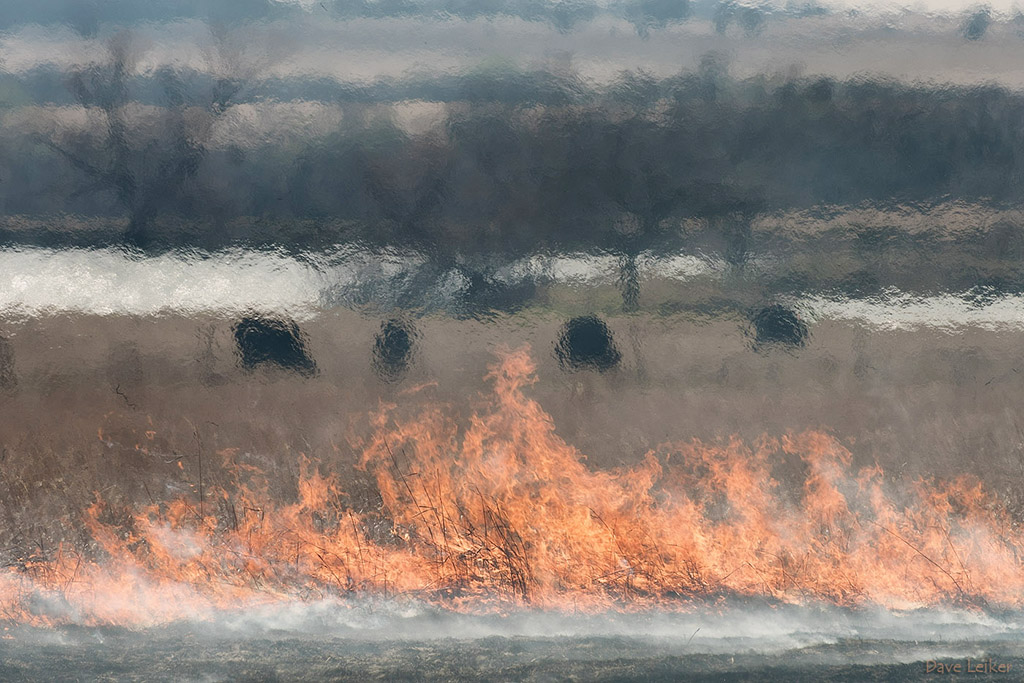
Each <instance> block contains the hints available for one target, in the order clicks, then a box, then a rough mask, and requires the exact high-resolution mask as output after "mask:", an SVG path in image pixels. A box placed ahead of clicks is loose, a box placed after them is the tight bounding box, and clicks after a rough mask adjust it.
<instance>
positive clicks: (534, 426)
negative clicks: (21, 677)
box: [0, 349, 1024, 625]
mask: <svg viewBox="0 0 1024 683" xmlns="http://www.w3.org/2000/svg"><path fill="white" fill-rule="evenodd" d="M534 370H535V368H534V365H533V363H532V361H531V360H530V357H529V354H528V352H527V351H526V350H525V349H522V350H519V351H515V352H507V353H505V354H504V355H503V358H502V359H501V360H500V362H498V363H496V364H495V365H494V366H493V367H492V368H491V372H490V373H489V375H488V377H487V379H488V380H489V381H490V382H491V383H492V385H493V392H492V393H491V394H490V395H488V396H487V397H486V398H485V399H484V402H483V405H482V406H480V407H479V408H478V409H477V410H476V411H475V412H474V413H473V415H472V417H471V418H470V419H469V420H468V423H466V424H464V425H462V426H459V424H458V423H457V422H456V421H455V420H454V419H452V418H451V417H449V416H448V415H446V413H445V411H444V410H442V409H441V408H440V407H437V406H433V407H428V408H427V409H425V410H424V411H423V412H422V413H421V414H419V415H418V416H417V417H416V418H415V419H410V420H401V419H399V418H398V417H396V415H395V408H396V407H395V406H391V405H385V406H383V407H382V408H381V409H380V410H379V411H378V412H377V413H375V414H374V415H373V416H372V419H371V425H372V429H371V430H370V436H369V437H368V438H365V439H362V440H359V441H357V442H356V445H357V447H358V450H359V452H360V456H359V461H358V465H357V467H358V468H360V469H361V470H362V471H364V472H365V473H366V474H367V475H368V476H370V477H372V479H373V480H374V481H375V483H376V489H377V491H378V492H379V497H380V504H379V506H378V507H379V509H374V510H370V511H366V510H360V509H357V508H356V506H354V505H353V504H351V497H350V496H349V495H348V494H349V492H348V491H346V490H345V487H344V486H343V482H342V481H340V480H339V478H338V477H337V476H332V475H325V474H323V473H322V472H321V467H320V466H319V465H318V464H317V463H314V462H312V461H310V460H308V459H305V458H303V459H302V461H301V463H300V466H301V467H300V469H301V472H300V476H299V478H298V486H297V496H296V499H295V500H294V501H291V502H285V501H280V500H274V499H273V497H272V496H270V495H269V494H268V492H267V489H268V487H267V482H266V481H265V478H263V477H262V476H261V474H260V473H259V472H258V471H257V470H255V469H254V468H252V467H249V466H244V465H241V464H239V463H237V462H236V460H235V453H234V452H233V451H224V452H223V453H222V454H221V455H222V456H223V458H224V460H225V467H226V468H227V469H228V470H230V471H232V472H233V473H234V483H233V484H232V485H231V486H229V487H212V488H210V489H208V490H207V492H206V501H207V502H206V505H205V507H203V506H201V505H197V501H196V500H194V499H185V498H182V499H179V500H174V501H171V502H168V503H161V504H153V505H149V506H145V507H142V508H140V509H138V510H137V511H135V512H134V513H133V514H130V515H128V516H126V517H124V518H122V519H118V514H117V511H115V510H112V509H111V508H110V507H109V506H108V505H107V504H106V503H105V502H104V501H103V500H101V499H100V498H99V497H97V500H96V502H95V503H93V504H92V505H91V506H90V507H89V508H88V509H87V510H86V511H85V514H84V519H85V524H86V527H87V529H88V531H89V533H90V535H91V537H92V539H93V540H94V541H95V544H96V548H95V549H93V550H91V551H90V552H85V551H79V550H75V549H72V548H69V547H66V546H64V547H62V548H61V549H60V550H59V551H58V552H57V553H56V554H55V555H54V556H51V557H46V558H41V557H40V558H35V557H33V558H27V559H22V560H20V561H18V562H13V563H10V564H9V566H8V568H7V569H5V570H3V571H0V619H9V620H14V621H19V622H27V623H34V624H55V623H62V622H68V621H74V622H76V623H84V624H111V623H113V624H130V625H146V624H154V623H162V622H168V621H173V620H177V619H196V618H205V617H208V616H210V615H212V614H214V613H215V612H216V611H217V610H224V609H237V608H240V607H246V606H251V605H255V604H261V603H268V602H275V601H281V600H294V599H314V598H323V597H331V596H344V595H381V596H387V597H406V598H415V599H418V600H423V601H427V602H431V603H436V604H440V605H444V606H447V607H450V608H452V609H456V610H465V611H490V610H502V609H510V608H521V607H526V606H530V607H537V608H543V609H553V610H562V609H574V610H581V609H582V610H592V611H596V610H608V609H635V608H648V607H660V608H665V609H679V608H683V607H685V606H686V605H687V604H693V603H694V602H695V601H701V602H703V603H707V602H708V601H717V600H720V599H724V598H727V597H729V596H737V595H738V596H763V597H765V598H767V599H769V600H772V601H780V602H789V603H801V602H808V601H815V600H824V601H829V602H832V603H836V604H840V605H850V606H856V605H863V604H878V605H882V606H886V607H890V608H912V607H917V606H925V605H940V604H957V605H961V606H975V607H983V606H986V605H992V606H997V605H998V606H1020V605H1022V604H1024V567H1022V564H1021V558H1022V557H1024V536H1022V534H1021V532H1020V531H1019V530H1018V529H1017V526H1016V525H1015V524H1014V523H1013V520H1012V519H1011V518H1010V516H1009V515H1008V514H1007V513H1006V512H1005V510H1004V508H1002V507H1001V506H1000V505H999V501H998V500H997V499H996V498H995V497H994V496H992V495H990V494H989V493H987V492H986V491H985V490H984V489H983V487H982V485H981V483H980V482H978V481H977V480H975V479H973V478H971V477H966V476H964V477H960V478H958V479H956V480H954V481H946V482H940V481H932V480H923V479H922V480H918V481H917V482H915V483H913V484H912V485H911V486H910V487H909V488H907V490H904V491H901V492H899V494H898V495H897V493H895V492H894V490H893V488H892V485H891V483H889V482H887V481H886V480H885V479H884V477H883V473H882V471H881V469H880V468H878V467H873V468H867V469H862V470H860V471H857V472H854V471H852V469H851V466H850V461H851V458H850V453H849V452H848V451H847V450H846V449H845V448H843V447H842V446H841V445H840V444H839V443H837V442H836V441H835V440H834V439H833V438H831V437H829V436H828V435H825V434H822V433H818V432H808V433H804V434H800V435H795V436H787V437H784V438H781V439H768V438H763V439H761V440H760V441H759V442H758V443H756V444H755V445H754V446H753V447H750V446H747V445H745V444H743V443H741V442H740V441H739V440H738V439H735V438H734V439H732V440H730V441H728V442H727V443H724V444H718V445H707V444H703V443H700V442H693V443H687V444H674V445H667V446H663V447H661V448H659V449H657V450H656V451H652V452H650V453H648V454H647V455H646V456H645V458H644V459H643V460H642V462H640V463H639V464H638V465H636V466H634V467H631V468H622V469H618V470H614V471H599V470H595V469H592V468H589V467H588V466H587V465H586V464H585V462H584V458H583V457H582V456H581V454H580V453H579V452H578V451H577V450H576V449H575V448H573V447H572V446H570V445H569V444H567V443H566V442H565V441H564V440H562V439H561V438H559V437H558V435H557V434H556V433H555V428H554V425H553V423H552V420H551V418H550V416H549V415H548V414H547V413H545V412H544V410H543V409H542V408H541V406H540V405H539V404H538V403H537V402H536V401H534V400H532V399H530V398H528V396H527V395H526V393H525V390H526V388H527V387H528V386H529V385H530V384H531V383H532V382H534V381H535V377H534ZM792 481H797V482H798V484H796V485H792V484H791V483H790V482H792Z"/></svg>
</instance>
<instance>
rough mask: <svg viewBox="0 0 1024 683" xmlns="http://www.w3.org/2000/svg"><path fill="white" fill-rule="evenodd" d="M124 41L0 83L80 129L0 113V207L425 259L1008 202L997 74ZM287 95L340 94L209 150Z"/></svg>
mask: <svg viewBox="0 0 1024 683" xmlns="http://www.w3.org/2000/svg"><path fill="white" fill-rule="evenodd" d="M128 54H129V53H128V51H127V50H126V49H123V48H122V47H119V46H118V44H117V43H116V41H115V42H112V44H111V58H110V60H109V63H106V64H103V65H99V66H97V65H93V66H91V67H89V68H86V69H82V70H80V71H76V72H74V73H71V74H63V75H62V76H61V78H60V79H57V77H56V76H55V75H54V74H53V73H52V72H47V71H45V70H40V71H35V72H30V73H27V74H23V75H21V76H18V77H15V76H12V75H7V76H5V77H4V80H3V81H2V82H0V100H2V99H3V98H2V94H3V93H6V94H7V100H6V102H7V105H6V108H5V109H0V114H2V115H4V117H5V119H4V120H5V121H8V122H9V121H14V120H15V118H16V115H17V113H18V112H19V111H26V107H28V106H32V105H36V104H38V103H43V102H57V103H60V104H64V105H69V104H73V105H74V107H72V110H77V111H80V112H83V115H82V116H80V117H79V118H80V119H81V121H86V120H87V121H89V122H91V123H89V125H85V124H82V125H78V124H74V125H73V124H71V123H68V124H67V125H66V126H64V127H57V128H54V129H51V130H46V131H43V132H39V131H38V130H37V131H36V132H34V133H33V134H30V135H26V134H24V132H23V131H21V130H19V129H17V127H16V126H7V125H5V126H4V128H3V130H2V131H0V214H2V215H7V216H28V217H35V218H40V217H46V216H59V215H70V214H74V215H80V216H90V217H110V218H111V219H118V220H120V221H122V222H124V224H125V225H126V226H127V227H126V228H124V234H123V235H122V237H123V239H124V240H125V241H127V242H128V243H132V244H135V245H138V246H142V247H159V246H161V245H170V244H180V243H189V244H196V245H198V246H220V245H222V244H224V243H227V242H252V241H258V242H267V241H270V242H279V243H282V244H291V243H294V242H295V241H296V240H300V241H301V240H315V241H318V242H337V241H344V240H355V239H358V240H362V241H365V242H368V243H371V244H403V245H410V246H415V247H419V248H423V249H426V250H429V251H431V252H435V253H437V252H471V251H475V250H488V251H499V252H507V253H522V252H526V251H534V250H537V249H542V248H547V247H550V248H558V249H575V248H586V249H593V248H606V249H611V250H615V251H618V252H623V253H636V252H637V251H639V250H641V249H645V248H650V247H652V246H656V245H666V244H671V243H672V242H673V240H676V239H677V238H678V232H679V231H678V226H679V225H680V223H681V222H683V221H687V220H690V221H691V222H692V220H693V219H699V220H701V221H705V222H706V224H707V225H708V226H709V227H708V230H710V231H712V232H714V231H718V233H720V236H721V244H722V248H723V249H724V250H726V252H728V254H729V257H730V258H742V256H743V253H744V251H745V249H746V248H747V246H748V244H747V242H748V240H749V223H750V221H751V220H752V219H753V218H754V217H755V216H758V215H763V214H764V213H765V212H775V211H789V210H793V209H801V208H807V207H813V206H822V205H856V204H864V203H871V204H877V205H883V204H884V205H893V204H907V203H914V202H935V201H949V200H966V201H971V202H980V203H985V204H989V205H994V206H1004V207H1005V206H1014V205H1017V204H1018V203H1019V202H1020V201H1021V199H1024V185H1022V183H1021V180H1022V162H1024V96H1022V95H1021V94H1018V93H1015V92H1011V91H1008V90H1005V89H1002V88H999V87H996V86H979V87H973V88H967V87H925V86H910V85H907V84H903V83H899V82H894V81H875V80H851V81H844V82H837V81H833V80H829V79H824V78H812V79H786V78H782V77H769V76H762V77H755V78H749V79H744V80H738V79H735V78H732V77H730V75H729V74H728V72H727V69H726V68H725V67H724V66H723V65H722V63H721V62H720V61H718V60H716V59H715V58H713V57H710V56H709V57H708V58H706V59H705V60H704V62H703V64H702V66H701V67H700V69H698V70H696V71H694V72H681V73H679V74H677V75H675V76H673V77H670V78H664V79H659V78H654V77H651V76H649V75H646V74H644V73H627V74H624V75H622V77H621V78H619V79H618V80H617V82H615V83H614V84H612V85H610V86H603V87H600V88H598V87H595V86H592V85H589V84H587V83H586V82H585V81H583V80H581V79H580V78H578V77H576V76H575V75H573V73H572V72H571V70H569V69H566V70H562V71H559V70H558V69H552V70H551V71H520V70H516V69H513V68H511V67H500V68H499V67H495V68H494V69H491V70H483V69H481V70H478V71H476V72H472V73H465V74H462V75H449V76H437V77H429V78H427V77H424V78H419V79H413V78H410V79H406V80H381V81H378V82H376V83H373V84H369V85H365V84H364V85H345V84H339V83H337V82H332V81H329V80H301V79H296V80H294V81H284V80H277V81H264V80H261V81H258V82H254V81H246V80H245V79H233V78H213V77H210V76H207V75H201V74H196V73H191V72H180V71H175V70H172V69H170V68H164V69H162V70H158V71H156V72H154V73H153V74H152V75H150V76H147V77H145V78H143V77H139V76H136V75H133V74H134V73H135V71H134V70H133V68H132V64H131V62H130V57H129V56H128ZM58 80H59V81H60V86H61V87H60V88H58V87H57V81H58ZM298 99H301V100H313V99H315V100H318V101H320V102H327V103H331V104H332V105H335V106H338V107H340V108H341V110H342V111H343V113H344V115H343V116H342V118H341V123H339V124H337V129H336V130H335V131H334V132H333V133H331V134H329V135H327V136H319V137H317V138H316V139H310V140H308V141H303V140H301V139H298V140H297V139H296V136H294V135H293V136H287V135H285V136H281V137H280V139H277V138H274V139H270V140H265V141H261V142H260V143H259V144H255V143H253V144H242V143H243V142H245V141H239V142H238V144H235V143H231V144H225V143H224V142H223V140H221V141H220V142H217V143H216V144H215V142H214V136H213V132H212V131H214V130H216V128H217V125H218V121H222V120H224V119H223V117H225V116H226V115H227V114H228V113H229V112H230V111H231V110H232V109H233V108H234V107H237V106H239V104H240V103H242V102H254V103H267V102H281V101H296V100H298ZM403 100H427V101H432V102H435V103H436V102H441V103H443V106H444V108H443V112H444V113H443V116H442V119H443V120H442V121H441V122H440V123H439V124H438V125H436V126H434V127H432V128H431V129H430V130H428V131H426V132H420V133H417V134H413V133H410V132H409V131H408V130H407V129H405V128H403V127H402V126H401V125H399V123H398V122H397V120H396V118H395V117H393V116H390V115H388V106H386V105H385V104H384V103H388V102H396V101H403ZM140 103H144V104H149V105H155V107H150V108H149V113H147V114H145V116H142V115H140V114H138V111H137V110H138V109H139V106H138V105H139V104H140ZM71 118H74V117H71ZM69 120H71V119H70V118H69ZM19 125H20V124H19ZM76 126H77V127H76ZM268 225H269V226H272V227H271V228H269V229H268V227H267V226H268ZM293 225H302V226H303V227H302V230H301V231H300V232H301V234H299V233H292V232H290V230H291V229H290V228H289V226H293ZM310 225H313V226H316V227H314V228H312V229H311V228H310ZM55 231H56V232H57V233H58V234H57V236H55V237H54V239H58V240H59V226H55Z"/></svg>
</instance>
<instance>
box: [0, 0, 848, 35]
mask: <svg viewBox="0 0 1024 683" xmlns="http://www.w3.org/2000/svg"><path fill="white" fill-rule="evenodd" d="M827 12H828V10H827V9H825V7H824V6H823V5H822V4H820V3H818V2H816V1H815V0H807V1H806V2H793V3H788V4H787V5H786V6H785V7H773V6H771V5H770V4H769V3H742V4H741V3H739V2H737V1H736V0H692V1H691V0H612V1H611V2H595V1H594V0H315V1H313V0H310V1H309V2H287V1H275V0H163V1H161V2H139V1H138V0H36V1H35V2H31V3H28V2H22V3H18V2H7V3H3V4H2V5H0V29H10V28H15V27H18V26H23V25H26V24H43V25H55V24H61V25H66V26H69V27H70V28H71V29H73V30H74V31H76V32H78V33H80V34H82V35H95V34H96V33H97V32H98V31H99V30H100V28H101V27H103V26H109V25H117V26H127V25H132V24H138V23H141V22H157V21H174V20H187V19H199V20H202V21H209V22H213V23H217V24H225V25H230V24H238V23H245V22H253V21H274V20H292V19H295V18H297V17H302V16H308V15H312V16H315V17H326V18H331V19H340V20H344V19H354V18H371V19H383V18H420V19H422V18H435V19H445V18H456V19H462V20H472V19H478V18H488V19H494V18H499V19H500V18H514V19H520V20H523V21H532V22H543V23H546V24H549V25H551V26H553V27H555V28H556V29H558V30H560V31H569V30H572V29H574V28H576V27H577V26H579V25H580V24H583V23H585V22H588V21H590V20H592V19H594V18H595V17H598V16H600V15H603V14H606V15H610V16H615V17H620V18H623V19H626V20H627V21H629V22H631V23H633V24H634V25H635V26H636V28H637V30H638V31H640V32H645V31H647V30H650V29H655V30H656V29H658V28H662V27H665V26H667V25H669V24H673V23H678V22H681V21H685V20H687V19H690V18H704V19H712V20H713V21H714V22H715V26H716V28H718V29H719V30H725V29H726V28H727V27H728V26H729V25H730V24H736V25H737V26H740V27H741V28H742V29H744V30H747V31H750V30H756V29H757V28H759V27H760V25H761V24H762V23H763V22H764V21H765V20H766V18H767V17H768V16H770V15H771V16H789V17H802V16H815V15H821V14H826V13H827Z"/></svg>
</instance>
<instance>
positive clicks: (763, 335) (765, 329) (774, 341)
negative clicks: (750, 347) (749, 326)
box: [753, 304, 809, 348]
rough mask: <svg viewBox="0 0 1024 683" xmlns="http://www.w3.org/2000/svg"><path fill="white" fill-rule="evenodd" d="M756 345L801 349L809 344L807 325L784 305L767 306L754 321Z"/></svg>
mask: <svg viewBox="0 0 1024 683" xmlns="http://www.w3.org/2000/svg"><path fill="white" fill-rule="evenodd" d="M753 325H754V345H755V347H757V348H761V347H767V346H789V347H800V346H803V345H804V344H806V343H807V336H808V334H809V333H808V330H807V325H806V324H805V323H804V322H803V321H802V320H800V318H799V316H797V314H796V312H795V311H793V310H791V309H789V308H787V307H785V306H783V305H782V304H771V305H770V306H765V307H764V308H762V309H761V310H760V311H758V312H757V314H756V315H755V316H754V319H753Z"/></svg>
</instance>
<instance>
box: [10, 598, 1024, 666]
mask: <svg viewBox="0 0 1024 683" xmlns="http://www.w3.org/2000/svg"><path fill="white" fill-rule="evenodd" d="M307 609H308V608H307ZM320 609H321V615H320V618H319V619H317V618H312V619H310V621H311V623H307V624H304V625H297V624H296V623H295V621H294V618H295V616H296V611H295V609H294V608H293V609H291V610H284V614H283V615H282V616H279V617H277V618H273V617H268V615H267V614H266V613H263V614H259V615H258V616H253V615H250V616H248V617H246V616H240V615H235V616H225V617H223V618H222V620H221V621H219V622H218V623H216V624H202V625H195V624H193V625H184V624H181V625H174V626H168V627H162V628H153V629H146V630H142V631H134V630H126V629H121V628H113V627H107V628H100V629H85V628H61V629H56V630H46V631H39V630H35V629H30V628H25V627H22V628H19V629H17V630H14V631H12V632H9V633H8V637H7V638H6V639H4V640H0V654H2V656H3V660H2V664H0V675H3V676H4V678H5V679H7V680H28V681H34V680H83V681H84V680H124V681H151V680H160V681H163V680H166V681H170V680H186V681H229V680H230V681H240V680H250V681H275V680H281V681H284V680H387V681H393V680H403V681H461V680H485V681H504V680H523V681H555V680H586V681H676V680H680V678H685V679H686V680H698V681H726V680H737V679H738V680H756V681H771V680H784V681H820V680H836V681H865V680H878V681H907V680H911V681H913V680H932V679H933V678H934V677H935V676H936V675H937V674H936V673H935V671H936V670H937V669H938V665H939V664H941V665H942V666H949V667H958V668H959V673H957V672H956V671H953V672H952V673H949V674H946V675H945V678H946V679H947V680H978V679H981V680H1017V679H1018V678H1019V676H1018V674H1017V673H1016V672H1017V671H1018V670H1019V668H1020V667H1021V666H1022V665H1024V659H1022V658H1021V657H1020V644H1021V643H1020V639H1019V632H1017V631H1016V629H1017V627H1016V626H1015V622H1014V621H1013V619H1012V618H1009V619H1007V620H1006V621H999V620H996V619H990V620H986V619H981V620H979V619H977V618H976V617H970V616H967V617H966V618H965V615H963V614H959V615H957V614H938V613H934V612H933V613H927V612H925V613H917V614H905V615H902V616H895V617H894V616H893V615H882V614H876V613H875V614H873V613H870V612H869V613H867V614H858V613H856V612H853V613H842V612H835V611H830V610H816V609H810V610H804V611H799V610H792V609H790V610H785V609H782V610H779V609H777V608H774V609H769V610H768V612H766V613H763V612H760V610H764V609H765V608H764V606H763V605H762V606H760V607H758V606H756V605H749V604H748V605H746V606H745V607H743V608H741V609H739V610H736V611H733V610H723V611H721V612H719V613H718V614H717V615H716V614H714V613H712V615H707V616H700V615H689V616H686V617H678V616H677V617H672V616H671V615H664V614H662V615H657V614H653V615H647V616H646V617H634V618H632V619H627V618H624V617H622V616H621V615H619V616H615V615H609V616H604V617H582V616H576V617H573V616H571V615H560V616H558V615H543V614H533V615H529V614H526V615H524V614H519V615H515V614H513V615H510V616H508V617H505V618H503V619H500V620H499V619H493V618H492V619H487V618H476V619H470V618H466V617H461V618H460V617H453V616H451V615H444V614H436V613H434V614H431V613H429V612H427V613H426V614H422V613H421V614H415V613H416V611H417V610H416V608H408V607H407V608H405V609H406V611H407V613H406V614H405V615H403V616H401V617H396V616H394V615H393V614H387V612H388V611H389V610H388V608H387V606H379V607H378V609H379V610H380V612H378V613H377V614H376V615H367V614H365V613H364V614H361V615H359V617H358V618H354V619H352V623H350V624H349V625H348V626H347V627H346V626H339V624H338V622H339V621H344V619H345V617H346V616H350V615H351V611H352V607H351V606H334V607H333V608H332V611H333V614H334V616H324V615H323V613H322V606H321V607H320ZM309 611H310V612H315V611H316V610H313V609H310V610H309ZM339 612H340V613H341V614H342V615H344V616H342V617H340V618H339V617H338V616H337V614H338V613H339ZM381 612H382V613H381ZM752 613H757V614H758V615H759V620H760V623H758V624H756V625H755V624H753V623H752V621H753V620H752V619H751V618H750V615H751V614H752ZM307 618H309V615H307ZM1004 618H1006V617H1005V615H1004ZM264 619H268V620H267V621H263V620H264ZM906 622H912V624H913V626H911V627H908V625H907V623H906ZM972 622H973V623H972ZM986 622H987V623H986ZM886 629H888V631H887V632H886V631H885V630H886ZM426 630H430V631H432V632H433V633H434V635H433V636H431V637H429V638H424V636H423V633H424V631H426ZM469 630H472V631H475V632H476V634H477V635H469V634H468V632H467V631H469ZM883 632H885V635H883ZM888 636H894V637H888ZM989 667H991V669H992V671H991V672H989ZM968 669H970V670H968Z"/></svg>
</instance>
